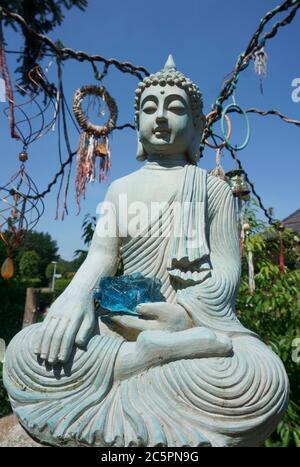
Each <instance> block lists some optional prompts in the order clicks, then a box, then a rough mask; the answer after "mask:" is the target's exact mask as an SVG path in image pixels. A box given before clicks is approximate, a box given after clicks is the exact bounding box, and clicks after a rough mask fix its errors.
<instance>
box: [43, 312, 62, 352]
mask: <svg viewBox="0 0 300 467" xmlns="http://www.w3.org/2000/svg"><path fill="white" fill-rule="evenodd" d="M59 321H60V320H59V319H58V318H54V317H53V318H52V319H51V320H50V321H49V324H48V326H47V328H46V330H45V332H44V336H43V340H42V344H41V358H43V359H45V360H46V359H47V357H48V354H49V350H50V345H51V340H52V337H53V334H54V332H55V329H56V327H57V325H58V323H59Z"/></svg>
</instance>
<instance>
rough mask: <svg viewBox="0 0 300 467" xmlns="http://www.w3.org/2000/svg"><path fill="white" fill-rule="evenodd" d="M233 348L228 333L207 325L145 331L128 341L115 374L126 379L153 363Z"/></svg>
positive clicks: (219, 354) (222, 354)
mask: <svg viewBox="0 0 300 467" xmlns="http://www.w3.org/2000/svg"><path fill="white" fill-rule="evenodd" d="M231 352H232V344H231V341H230V339H229V338H228V337H227V336H223V335H216V334H215V333H214V332H213V331H211V330H209V329H207V328H201V327H197V328H192V329H187V330H185V331H180V332H172V333H170V332H166V331H144V332H142V333H141V334H140V335H139V337H138V339H137V341H136V343H133V342H126V343H124V344H123V345H122V346H121V348H120V352H119V355H118V357H117V361H116V365H115V378H116V379H124V378H128V377H130V376H133V375H134V374H135V373H139V372H141V371H144V370H146V369H148V368H150V367H152V366H157V365H161V364H163V363H167V362H171V361H174V360H179V359H187V358H206V357H225V356H228V355H230V353H231Z"/></svg>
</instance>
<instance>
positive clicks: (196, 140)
mask: <svg viewBox="0 0 300 467" xmlns="http://www.w3.org/2000/svg"><path fill="white" fill-rule="evenodd" d="M205 124H206V118H205V115H201V116H199V118H198V122H197V125H196V127H195V131H194V136H193V138H192V139H191V142H190V145H189V147H188V150H187V156H188V159H189V161H190V162H192V163H193V164H196V163H197V162H198V160H199V156H200V153H199V147H200V143H201V138H202V134H203V130H204V128H205Z"/></svg>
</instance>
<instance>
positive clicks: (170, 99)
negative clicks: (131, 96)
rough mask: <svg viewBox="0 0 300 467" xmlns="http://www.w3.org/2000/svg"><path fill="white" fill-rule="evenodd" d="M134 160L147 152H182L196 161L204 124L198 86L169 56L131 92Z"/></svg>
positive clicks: (171, 153) (173, 153)
mask: <svg viewBox="0 0 300 467" xmlns="http://www.w3.org/2000/svg"><path fill="white" fill-rule="evenodd" d="M135 125H136V128H137V131H138V150H137V159H138V160H145V159H147V156H148V154H161V155H170V156H172V155H175V154H177V155H178V154H186V157H187V160H188V161H189V162H191V163H196V162H197V161H198V159H199V145H200V141H201V136H202V133H203V129H204V126H205V117H204V115H203V102H202V95H201V93H200V91H199V88H198V87H197V86H196V85H195V84H194V83H193V82H192V81H191V80H190V79H188V78H187V77H186V76H184V75H183V74H182V73H180V72H179V71H177V70H176V66H175V63H174V61H173V58H172V56H171V55H170V56H169V58H168V60H167V62H166V64H165V67H164V69H163V70H162V71H159V72H158V73H155V74H154V75H150V76H149V77H146V78H145V79H144V80H143V81H141V82H140V83H139V86H138V88H137V90H136V93H135Z"/></svg>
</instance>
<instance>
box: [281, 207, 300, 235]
mask: <svg viewBox="0 0 300 467" xmlns="http://www.w3.org/2000/svg"><path fill="white" fill-rule="evenodd" d="M282 223H283V225H284V227H286V228H288V229H292V230H293V231H294V232H299V231H300V209H297V211H295V212H293V213H292V214H290V215H289V216H288V217H286V218H285V219H283V221H282Z"/></svg>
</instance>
